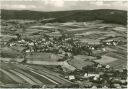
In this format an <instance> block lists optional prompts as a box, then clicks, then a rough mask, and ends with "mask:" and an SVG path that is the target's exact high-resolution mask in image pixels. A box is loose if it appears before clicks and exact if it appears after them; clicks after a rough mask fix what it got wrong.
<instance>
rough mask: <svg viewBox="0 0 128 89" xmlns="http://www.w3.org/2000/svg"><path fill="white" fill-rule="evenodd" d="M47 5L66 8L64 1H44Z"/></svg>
mask: <svg viewBox="0 0 128 89" xmlns="http://www.w3.org/2000/svg"><path fill="white" fill-rule="evenodd" d="M44 4H45V5H53V6H56V7H63V6H64V0H44Z"/></svg>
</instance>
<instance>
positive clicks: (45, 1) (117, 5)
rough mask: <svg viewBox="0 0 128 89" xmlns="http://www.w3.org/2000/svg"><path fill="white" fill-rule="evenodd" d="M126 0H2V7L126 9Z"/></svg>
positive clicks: (60, 9) (47, 9)
mask: <svg viewBox="0 0 128 89" xmlns="http://www.w3.org/2000/svg"><path fill="white" fill-rule="evenodd" d="M127 4H128V2H126V1H122V0H121V1H120V0H117V1H102V0H101V1H100V0H99V1H94V0H92V1H87V0H19V1H18V0H12V1H11V0H10V1H9V0H2V1H1V9H16V10H36V11H62V10H90V9H120V10H126V9H127Z"/></svg>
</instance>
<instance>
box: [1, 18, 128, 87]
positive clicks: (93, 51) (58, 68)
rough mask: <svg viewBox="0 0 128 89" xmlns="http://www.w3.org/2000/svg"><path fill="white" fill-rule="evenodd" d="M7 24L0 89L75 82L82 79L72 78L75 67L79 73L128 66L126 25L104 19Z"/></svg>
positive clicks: (4, 30) (3, 43)
mask: <svg viewBox="0 0 128 89" xmlns="http://www.w3.org/2000/svg"><path fill="white" fill-rule="evenodd" d="M3 22H5V23H4V24H2V25H5V26H4V27H3V28H2V33H1V34H2V35H1V36H0V39H1V44H2V47H1V48H0V49H1V55H0V57H1V58H2V59H1V60H0V61H1V62H0V86H1V87H6V86H7V87H25V88H26V87H33V86H34V85H35V86H38V85H39V86H41V87H42V86H44V85H46V86H49V85H50V86H52V85H53V87H55V86H59V85H63V86H70V85H72V84H76V81H77V79H76V80H75V79H74V80H73V81H72V80H70V77H72V75H74V76H75V74H77V73H74V71H75V72H77V71H79V70H81V71H82V73H81V72H79V75H81V74H84V72H85V71H89V72H90V70H91V69H90V70H89V69H88V68H87V69H86V70H83V69H84V68H86V67H88V66H89V67H90V68H92V67H96V68H97V66H96V65H98V64H100V65H103V66H108V65H109V66H110V67H111V68H112V69H113V70H122V69H123V68H126V67H127V46H126V44H127V36H126V35H127V33H126V27H125V26H124V25H120V24H111V23H103V22H102V21H98V22H97V21H87V22H75V21H71V22H63V23H57V22H56V23H43V22H41V21H35V22H34V21H33V22H32V23H30V22H31V21H30V22H29V20H28V21H27V24H26V21H23V20H21V21H20V20H18V21H17V20H11V22H10V20H3ZM15 22H16V24H14V23H15ZM21 23H22V24H21ZM17 24H18V25H17ZM20 25H21V27H20ZM18 26H19V27H18ZM10 28H12V29H10ZM104 70H105V69H104ZM80 73H81V74H80ZM91 73H92V71H91ZM96 73H97V72H96ZM67 75H68V77H67ZM76 76H78V75H76ZM76 76H75V77H76ZM81 77H82V78H83V76H81ZM78 79H79V78H78ZM83 79H85V78H83ZM74 81H75V82H74ZM79 81H82V80H81V79H79ZM94 84H95V83H94Z"/></svg>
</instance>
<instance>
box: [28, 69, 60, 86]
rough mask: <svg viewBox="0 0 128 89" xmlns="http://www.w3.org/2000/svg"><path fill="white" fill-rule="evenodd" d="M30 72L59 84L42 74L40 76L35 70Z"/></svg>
mask: <svg viewBox="0 0 128 89" xmlns="http://www.w3.org/2000/svg"><path fill="white" fill-rule="evenodd" d="M30 71H31V72H33V73H35V74H37V75H40V76H42V77H44V78H45V79H47V80H49V81H51V82H53V83H54V84H58V83H57V82H55V81H53V80H52V79H50V78H48V77H46V76H44V75H42V74H40V73H37V72H35V71H33V70H30Z"/></svg>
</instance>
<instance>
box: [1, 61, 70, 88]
mask: <svg viewBox="0 0 128 89" xmlns="http://www.w3.org/2000/svg"><path fill="white" fill-rule="evenodd" d="M0 64H1V68H0V73H1V75H0V82H1V84H2V85H1V86H6V84H28V85H29V86H32V85H40V86H43V85H55V84H70V83H71V82H70V81H68V80H66V79H64V78H62V77H60V74H57V73H54V72H52V71H49V70H47V69H46V68H43V67H41V66H38V67H34V66H33V65H23V64H15V63H3V62H2V63H0Z"/></svg>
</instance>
